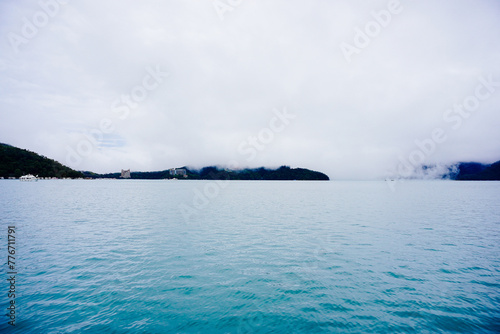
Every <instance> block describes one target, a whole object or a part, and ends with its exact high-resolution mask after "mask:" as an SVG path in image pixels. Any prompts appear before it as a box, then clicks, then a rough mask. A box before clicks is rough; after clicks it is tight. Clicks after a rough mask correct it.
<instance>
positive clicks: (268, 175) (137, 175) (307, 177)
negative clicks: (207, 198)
mask: <svg viewBox="0 0 500 334" xmlns="http://www.w3.org/2000/svg"><path fill="white" fill-rule="evenodd" d="M182 169H184V170H186V179H190V180H267V181H272V180H275V181H277V180H299V181H328V180H329V177H328V176H327V175H326V174H323V173H321V172H315V171H312V170H309V169H304V168H290V167H288V166H282V167H280V168H278V169H269V168H264V167H261V168H255V169H241V170H229V169H224V168H219V167H215V166H211V167H204V168H201V169H192V168H191V169H190V168H188V167H183V168H182ZM84 174H85V176H86V177H92V178H119V177H120V175H121V174H120V173H110V174H95V173H90V172H84ZM130 176H131V178H132V179H149V180H159V179H171V178H180V179H184V177H182V176H180V177H179V176H172V175H170V171H169V170H163V171H158V172H132V173H131V175H130Z"/></svg>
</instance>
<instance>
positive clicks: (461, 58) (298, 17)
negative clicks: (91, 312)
mask: <svg viewBox="0 0 500 334" xmlns="http://www.w3.org/2000/svg"><path fill="white" fill-rule="evenodd" d="M48 1H49V0H46V2H48ZM53 1H56V0H53ZM388 3H389V1H374V2H370V4H367V3H366V2H364V1H352V2H345V1H320V0H318V1H310V2H304V1H285V0H281V1H273V2H269V1H258V2H256V1H243V2H242V3H241V4H240V5H238V6H236V7H235V8H234V10H232V11H230V12H227V13H226V14H225V17H224V21H221V20H220V19H219V16H218V15H217V12H216V11H215V9H214V8H213V6H212V3H211V2H210V1H206V2H202V1H168V2H163V1H141V2H137V1H131V0H129V1H120V2H118V1H111V0H108V1H101V2H98V3H97V2H95V3H94V2H76V1H69V2H68V4H66V5H60V7H59V9H58V11H57V13H56V15H54V17H51V18H50V20H49V21H48V23H47V24H46V25H44V26H42V27H39V29H38V32H37V34H36V35H35V36H34V37H32V38H29V39H28V41H27V42H26V43H24V44H21V45H19V52H18V53H16V52H14V49H13V48H12V47H11V45H10V44H9V38H8V36H12V34H17V35H19V36H23V35H22V31H23V30H22V29H23V24H24V23H23V22H25V21H24V18H25V17H26V18H27V20H28V21H29V20H32V19H33V15H35V14H36V13H37V12H39V11H41V10H43V9H41V7H40V5H39V4H38V2H17V1H13V0H10V1H3V2H2V3H0V13H1V14H0V36H2V37H3V38H2V39H1V42H0V50H1V51H0V118H1V122H0V141H1V142H7V143H10V144H12V145H16V146H19V147H23V148H28V149H31V150H34V151H36V152H39V153H41V154H44V155H46V156H50V157H51V158H54V159H56V160H59V161H61V162H63V163H66V162H67V159H66V158H67V147H68V146H69V147H71V148H72V149H75V150H76V148H77V145H78V144H79V142H81V141H82V140H84V138H85V137H84V136H83V135H82V134H81V133H82V132H83V131H92V130H93V129H94V130H95V129H97V130H98V129H99V126H100V122H101V121H102V120H103V119H109V120H111V122H112V125H113V126H114V129H113V131H112V133H110V134H108V135H106V136H103V138H104V139H105V141H104V142H103V143H101V144H97V145H95V147H94V148H93V150H92V153H91V154H89V155H88V156H84V157H82V159H81V161H80V162H79V163H78V164H73V165H71V167H74V168H77V169H86V170H93V171H97V172H111V171H117V170H120V169H121V168H131V169H133V170H158V169H166V168H169V167H174V166H182V165H191V166H201V165H204V164H225V163H227V162H229V161H231V160H233V159H240V160H242V161H245V160H244V158H243V159H242V157H241V155H240V154H239V153H238V146H239V145H240V143H241V142H242V141H244V140H246V138H247V137H248V136H249V135H252V134H255V133H258V132H259V131H260V130H261V129H263V128H265V127H266V126H268V122H269V120H270V118H271V117H272V110H273V108H283V107H286V108H288V110H290V111H291V112H293V113H294V114H296V115H297V119H296V120H295V121H294V122H293V124H291V125H290V126H289V127H287V128H286V130H284V131H283V132H281V133H279V134H277V135H276V136H275V139H274V141H273V142H272V143H270V144H269V145H267V146H266V148H265V150H263V151H261V152H259V154H258V156H257V158H256V159H254V160H252V161H251V162H249V163H248V164H249V165H252V166H258V165H266V166H277V165H281V164H287V165H292V166H301V167H307V168H312V169H319V170H322V171H324V172H326V173H327V174H329V175H330V176H331V177H334V178H376V177H383V176H384V175H385V173H386V172H387V170H388V169H391V168H394V167H395V165H396V164H397V163H398V156H407V155H408V154H410V152H412V150H414V149H415V144H414V142H415V140H421V139H423V138H426V136H429V133H431V131H432V130H433V129H434V128H436V127H445V126H447V124H445V123H443V122H444V121H443V118H442V117H443V113H444V112H445V110H446V109H447V108H450V107H453V104H455V103H461V102H462V101H463V100H464V98H466V97H467V96H468V95H470V94H473V93H474V88H475V87H476V85H477V83H478V78H479V77H481V76H485V77H486V76H488V75H493V77H494V78H496V80H497V81H500V68H499V64H498V61H497V59H499V58H500V45H499V44H498V42H497V39H498V31H499V29H500V21H498V19H497V18H498V17H499V14H500V6H499V5H498V2H497V1H494V0H482V1H478V2H474V3H472V2H470V1H451V0H449V1H441V2H439V3H436V2H433V1H430V0H428V1H419V2H401V6H402V8H403V10H402V11H401V13H399V14H397V15H395V16H394V17H393V18H392V20H391V22H390V24H389V25H388V26H387V27H384V28H383V29H382V30H381V31H380V33H379V34H378V35H377V36H376V37H374V38H373V39H372V40H371V42H370V44H369V45H368V46H367V47H366V48H363V49H362V50H361V52H360V53H359V54H356V55H354V56H353V57H352V61H351V62H350V63H348V62H347V61H346V59H345V58H344V56H343V54H342V51H341V49H340V47H339V46H340V45H341V43H342V42H347V43H352V41H353V37H354V36H355V28H356V27H360V28H362V27H364V26H365V25H366V23H367V22H369V21H370V20H373V14H372V12H373V11H376V12H379V11H381V10H384V9H386V8H387V6H388ZM9 34H10V35H9ZM155 66H159V67H160V68H161V69H162V70H164V71H168V72H169V73H170V76H169V77H168V78H167V79H166V80H165V81H164V82H162V83H161V85H160V86H159V87H158V88H156V89H154V90H152V91H149V92H148V96H147V98H146V99H145V100H144V101H142V102H140V103H139V105H138V106H137V107H136V108H131V110H130V115H129V116H128V117H127V118H126V119H123V120H122V119H120V118H118V115H117V114H116V113H114V112H113V111H112V104H113V101H114V100H116V99H117V98H120V97H121V96H122V95H123V94H130V93H131V90H132V89H133V88H134V87H136V86H137V85H141V83H142V81H143V78H144V76H145V73H146V68H147V67H155ZM499 102H500V88H499V89H498V91H496V92H495V94H494V95H493V96H491V97H490V98H489V99H488V100H486V101H484V102H482V103H481V106H480V108H479V109H478V110H477V111H476V112H475V113H474V114H473V115H472V116H471V117H470V118H468V119H467V120H465V121H464V123H463V126H461V127H460V128H459V129H457V130H456V131H451V132H449V139H448V140H447V141H446V142H445V143H443V144H441V145H439V147H438V148H437V149H436V151H435V153H434V154H433V155H431V156H429V157H427V159H428V161H429V162H437V163H442V164H445V163H449V162H454V161H458V160H479V161H484V162H492V161H494V160H498V159H500V144H499V143H500V134H499V132H498V128H499V125H500V116H499V115H500V114H499V113H498V106H499V105H500V103H499Z"/></svg>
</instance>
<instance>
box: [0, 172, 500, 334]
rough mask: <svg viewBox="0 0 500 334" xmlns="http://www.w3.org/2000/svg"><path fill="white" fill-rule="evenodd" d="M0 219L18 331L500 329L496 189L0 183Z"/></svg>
mask: <svg viewBox="0 0 500 334" xmlns="http://www.w3.org/2000/svg"><path fill="white" fill-rule="evenodd" d="M0 213H1V216H0V222H1V225H2V230H1V233H0V242H1V246H0V251H1V252H2V254H1V256H2V257H3V258H4V259H5V261H7V256H8V254H7V251H8V249H7V243H8V234H9V233H8V226H15V229H14V231H15V232H14V233H10V234H12V235H15V254H14V257H15V268H14V269H15V275H14V276H15V284H14V285H15V298H11V297H8V291H9V288H10V285H9V284H10V283H11V282H9V281H7V280H6V279H9V278H10V277H11V276H12V275H11V274H8V272H10V269H9V268H8V267H7V262H4V263H3V264H2V273H3V275H2V281H3V282H4V284H3V285H2V286H0V289H1V290H2V291H1V293H0V296H1V297H0V301H1V302H2V308H3V310H4V312H5V313H7V312H9V311H8V310H7V311H6V309H7V307H8V306H9V305H10V304H9V303H10V302H11V300H15V329H16V330H17V331H19V332H22V333H71V332H89V333H100V332H102V333H322V332H334V333H401V332H410V333H411V332H415V333H434V332H459V333H498V332H500V183H499V182H453V181H406V182H400V183H398V184H397V185H396V187H395V191H391V189H390V188H389V187H388V185H387V184H386V183H385V182H376V181H373V182H364V181H363V182H361V181H359V182H347V181H339V182H336V181H331V182H287V181H278V182H270V181H267V182H260V181H247V182H244V181H230V182H222V181H219V182H213V181H189V180H179V181H166V180H165V181H163V180H162V181H160V180H158V181H146V180H144V181H143V180H50V181H48V180H40V181H39V182H19V181H18V180H0ZM5 313H4V314H5ZM8 321H9V318H8V317H7V316H3V317H2V321H1V323H0V331H7V332H8V331H9V330H12V328H13V327H12V326H11V325H9V324H8Z"/></svg>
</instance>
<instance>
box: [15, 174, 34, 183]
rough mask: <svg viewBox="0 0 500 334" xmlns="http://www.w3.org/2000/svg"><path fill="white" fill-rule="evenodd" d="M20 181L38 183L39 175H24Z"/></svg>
mask: <svg viewBox="0 0 500 334" xmlns="http://www.w3.org/2000/svg"><path fill="white" fill-rule="evenodd" d="M19 180H20V181H27V182H36V181H38V175H37V176H34V175H31V174H28V175H23V176H21V177H20V178H19Z"/></svg>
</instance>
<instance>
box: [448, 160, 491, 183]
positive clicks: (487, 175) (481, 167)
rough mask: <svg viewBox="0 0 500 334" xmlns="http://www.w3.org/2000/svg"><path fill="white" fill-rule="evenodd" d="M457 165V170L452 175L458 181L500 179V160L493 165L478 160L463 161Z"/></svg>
mask: <svg viewBox="0 0 500 334" xmlns="http://www.w3.org/2000/svg"><path fill="white" fill-rule="evenodd" d="M455 166H456V172H455V173H452V175H450V178H451V179H452V180H458V181H500V161H497V162H495V163H493V164H491V165H487V164H481V163H478V162H461V163H458V164H457V165H455Z"/></svg>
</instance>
